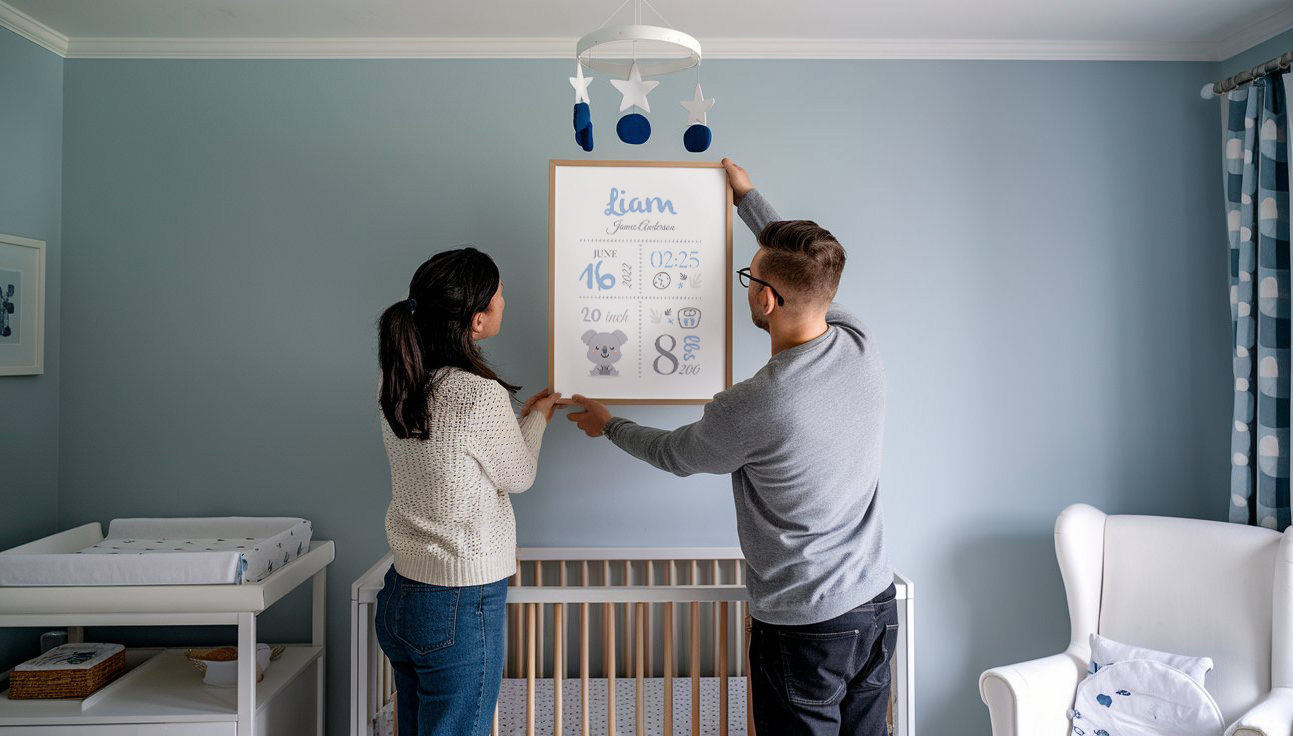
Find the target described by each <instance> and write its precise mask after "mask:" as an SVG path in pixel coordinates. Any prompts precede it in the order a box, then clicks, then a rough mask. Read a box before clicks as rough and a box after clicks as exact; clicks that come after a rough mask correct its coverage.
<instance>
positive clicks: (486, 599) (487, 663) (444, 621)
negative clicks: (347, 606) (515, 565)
mask: <svg viewBox="0 0 1293 736" xmlns="http://www.w3.org/2000/svg"><path fill="white" fill-rule="evenodd" d="M506 610H507V579H506V578H504V579H503V580H499V581H498V582H496V583H489V584H488V585H472V586H467V587H462V588H447V587H444V586H441V585H428V584H426V583H419V582H417V581H414V580H409V579H408V578H406V577H404V576H402V575H400V574H399V573H397V572H395V568H394V567H392V568H391V569H390V570H389V571H387V573H386V579H385V581H384V584H383V586H382V590H381V592H380V593H378V594H377V613H376V614H375V615H376V619H375V621H374V622H373V623H374V626H375V628H376V629H377V641H378V643H379V644H381V647H382V651H383V652H385V653H386V657H387V658H388V659H390V661H391V669H392V670H394V672H395V698H396V707H397V710H398V711H399V722H398V727H399V734H400V736H473V735H478V736H486V735H487V734H488V733H489V730H490V727H491V726H492V725H493V722H494V704H495V703H496V702H497V701H498V689H499V686H500V685H501V684H502V681H503V642H504V637H505V634H506V629H505V625H506V621H507V617H506Z"/></svg>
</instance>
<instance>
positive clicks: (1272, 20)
mask: <svg viewBox="0 0 1293 736" xmlns="http://www.w3.org/2000/svg"><path fill="white" fill-rule="evenodd" d="M1290 29H1293V6H1289V7H1287V8H1283V9H1280V10H1277V11H1275V12H1274V13H1272V14H1271V15H1268V16H1266V17H1265V18H1262V19H1261V20H1258V21H1256V22H1254V23H1251V24H1249V25H1248V26H1247V27H1246V28H1242V29H1240V30H1238V31H1235V32H1234V33H1231V34H1230V35H1228V36H1225V37H1223V38H1221V39H1219V40H1218V41H1217V42H1216V44H1215V46H1216V48H1215V50H1214V54H1215V58H1216V60H1217V61H1226V60H1227V59H1230V58H1232V57H1234V56H1235V55H1236V54H1240V53H1243V52H1244V51H1247V50H1248V49H1251V48H1252V47H1254V46H1256V45H1257V44H1259V43H1263V42H1265V41H1269V40H1271V39H1272V38H1275V37H1276V36H1278V35H1280V34H1281V33H1284V32H1285V31H1288V30H1290Z"/></svg>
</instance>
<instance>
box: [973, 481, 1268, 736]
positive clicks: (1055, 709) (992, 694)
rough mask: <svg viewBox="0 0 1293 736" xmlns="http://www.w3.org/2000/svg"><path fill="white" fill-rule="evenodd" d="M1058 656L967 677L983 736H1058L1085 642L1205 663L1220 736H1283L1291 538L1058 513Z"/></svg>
mask: <svg viewBox="0 0 1293 736" xmlns="http://www.w3.org/2000/svg"><path fill="white" fill-rule="evenodd" d="M1055 552H1056V556H1057V557H1059V563H1060V573H1061V575H1062V577H1063V578H1064V591H1065V594H1066V595H1067V597H1068V607H1069V620H1070V622H1071V626H1072V629H1071V637H1070V641H1069V646H1068V649H1067V650H1065V651H1064V652H1063V653H1062V654H1056V655H1054V656H1052V657H1046V658H1044V659H1035V660H1032V661H1030V662H1021V663H1019V664H1012V665H1007V666H1005V667H996V668H994V669H990V670H988V671H987V672H984V673H983V675H982V676H980V677H979V695H980V697H982V698H983V703H984V705H987V706H988V712H989V714H990V715H991V718H992V734H993V736H1066V734H1069V732H1070V727H1069V721H1068V718H1067V717H1066V715H1065V712H1066V711H1067V710H1068V709H1069V708H1070V707H1072V705H1073V697H1074V694H1075V692H1076V689H1077V684H1078V682H1079V681H1080V680H1081V679H1082V678H1083V677H1085V676H1086V668H1087V661H1088V660H1089V659H1090V655H1091V650H1090V645H1089V639H1090V634H1092V633H1097V634H1100V635H1101V636H1106V637H1109V638H1111V639H1115V640H1118V641H1122V642H1126V643H1128V644H1135V645H1138V646H1144V647H1149V648H1151V649H1159V650H1162V651H1168V652H1175V653H1179V654H1189V655H1195V656H1207V657H1211V658H1212V660H1213V662H1214V663H1215V665H1216V667H1215V668H1214V669H1213V670H1212V671H1211V672H1209V673H1208V678H1207V689H1208V692H1209V693H1211V694H1212V697H1213V698H1215V699H1216V701H1217V705H1218V706H1219V707H1220V708H1221V714H1222V716H1223V717H1224V718H1225V721H1226V723H1229V724H1231V725H1230V727H1229V728H1227V729H1226V736H1293V631H1290V629H1293V528H1290V529H1289V530H1288V531H1286V532H1285V533H1284V534H1282V535H1281V534H1279V533H1277V532H1274V531H1272V530H1270V529H1262V528H1256V527H1249V526H1241V525H1239V524H1227V523H1222V522H1213V521H1198V520H1194V519H1174V518H1167V517H1160V516H1106V515H1105V514H1104V513H1102V512H1101V511H1099V510H1098V509H1095V508H1092V507H1090V506H1086V505H1081V504H1079V505H1076V506H1070V507H1068V508H1067V509H1065V510H1064V511H1063V512H1061V513H1060V516H1059V519H1058V520H1057V521H1056V522H1055Z"/></svg>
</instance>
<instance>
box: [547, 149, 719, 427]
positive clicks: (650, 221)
mask: <svg viewBox="0 0 1293 736" xmlns="http://www.w3.org/2000/svg"><path fill="white" fill-rule="evenodd" d="M630 192H632V193H633V194H632V195H630ZM648 195H650V196H648ZM675 205H676V206H675ZM548 207H549V211H548V385H549V386H551V387H552V389H553V390H554V391H557V392H560V393H562V394H564V395H566V396H571V395H574V394H583V395H584V396H587V397H589V398H593V399H597V400H598V401H602V402H604V403H607V404H706V403H708V402H709V401H711V400H712V398H713V396H714V395H715V394H717V393H719V392H721V391H723V390H725V389H727V388H730V387H731V385H732V290H733V286H732V284H733V282H734V281H735V275H734V274H733V271H732V189H731V187H730V186H729V185H728V181H727V173H726V171H725V170H724V169H723V166H722V164H718V163H710V162H695V161H683V162H675V161H561V160H553V161H550V162H549V171H548ZM621 348H622V351H621ZM621 358H624V360H623V362H618V361H620V359H621ZM617 362H618V363H617ZM590 366H591V367H590Z"/></svg>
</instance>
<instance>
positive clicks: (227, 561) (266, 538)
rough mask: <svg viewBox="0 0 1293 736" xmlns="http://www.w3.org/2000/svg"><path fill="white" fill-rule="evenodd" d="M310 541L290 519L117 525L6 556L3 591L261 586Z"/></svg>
mask: <svg viewBox="0 0 1293 736" xmlns="http://www.w3.org/2000/svg"><path fill="white" fill-rule="evenodd" d="M311 535H312V529H311V526H310V522H308V521H306V520H305V519H297V518H291V517H281V518H277V517H276V518H266V517H239V516H230V517H220V518H190V519H115V520H113V521H112V522H111V523H110V524H109V526H108V534H107V536H106V537H103V536H102V535H99V534H96V535H95V537H96V538H97V541H95V542H94V543H93V544H91V545H89V546H85V547H80V548H75V549H57V548H55V549H51V548H50V545H48V544H39V543H32V544H31V545H24V546H23V547H15V548H14V549H11V550H7V551H5V552H0V585H5V586H80V585H220V584H238V583H255V582H259V581H261V580H264V579H265V578H266V577H269V575H270V574H271V573H273V572H274V571H275V570H277V569H279V568H281V567H282V566H283V565H286V564H287V563H289V562H291V561H292V560H294V559H296V558H297V557H299V556H300V555H302V554H304V553H305V552H307V551H308V550H309V548H310V538H311ZM28 548H36V549H39V550H40V551H33V550H30V549H28Z"/></svg>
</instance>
